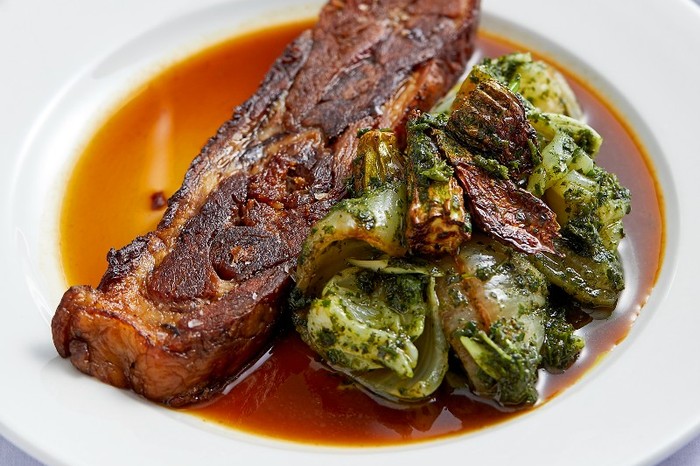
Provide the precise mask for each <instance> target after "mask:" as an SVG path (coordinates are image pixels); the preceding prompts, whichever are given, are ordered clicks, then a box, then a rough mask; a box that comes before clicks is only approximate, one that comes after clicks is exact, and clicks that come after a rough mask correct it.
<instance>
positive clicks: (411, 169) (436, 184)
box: [406, 115, 471, 255]
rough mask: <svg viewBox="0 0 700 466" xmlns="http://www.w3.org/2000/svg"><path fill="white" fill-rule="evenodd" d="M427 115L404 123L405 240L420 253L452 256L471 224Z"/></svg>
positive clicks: (456, 184)
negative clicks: (406, 202)
mask: <svg viewBox="0 0 700 466" xmlns="http://www.w3.org/2000/svg"><path fill="white" fill-rule="evenodd" d="M432 118H433V117H431V116H430V115H422V116H418V115H415V116H414V117H413V118H412V119H411V120H409V122H408V124H407V129H406V131H407V144H408V147H407V149H406V153H407V166H408V169H407V190H408V200H409V204H408V213H407V216H406V240H407V242H408V245H409V247H410V249H411V250H412V251H414V252H417V253H421V254H428V255H431V254H442V253H447V254H454V253H456V252H457V250H458V248H459V246H460V245H461V244H462V243H463V242H464V241H466V240H468V239H469V238H470V235H471V222H470V217H469V214H468V212H467V211H466V208H465V205H464V192H463V191H462V188H461V187H460V186H459V183H458V182H457V180H456V179H455V178H454V177H453V176H452V175H453V169H452V167H450V166H449V165H448V164H447V162H446V161H445V160H444V159H443V158H442V156H441V154H440V151H439V150H438V147H437V145H436V144H435V141H434V140H433V139H431V137H430V132H431V130H432V127H431V124H430V120H431V119H432Z"/></svg>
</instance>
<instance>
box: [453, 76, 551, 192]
mask: <svg viewBox="0 0 700 466" xmlns="http://www.w3.org/2000/svg"><path fill="white" fill-rule="evenodd" d="M447 129H448V131H450V133H452V134H453V135H454V136H455V137H457V139H459V140H460V141H461V142H462V143H463V144H465V145H466V146H467V147H468V148H470V149H471V150H473V151H474V152H476V153H478V154H480V155H483V156H484V157H487V158H489V159H493V160H495V161H497V162H498V163H499V164H500V165H503V166H505V167H506V169H507V174H508V177H509V178H512V179H513V180H515V181H516V182H517V183H520V182H523V181H524V180H525V179H526V178H527V176H528V175H529V174H530V172H531V171H532V168H533V166H534V164H535V162H536V160H538V159H539V155H538V153H537V134H536V133H535V130H534V129H533V128H532V126H531V125H530V123H529V122H528V120H527V115H526V112H525V107H524V105H523V103H522V102H521V101H520V99H519V98H518V96H517V95H515V94H514V93H513V92H512V91H511V90H510V89H508V88H507V87H506V86H504V85H503V84H501V83H499V82H498V81H496V80H495V79H492V78H489V77H484V76H480V75H478V74H474V73H472V74H470V75H469V77H467V79H466V80H465V81H464V84H462V87H461V88H460V90H459V92H458V94H457V98H456V99H455V101H454V103H453V105H452V113H451V115H450V119H449V121H448V123H447Z"/></svg>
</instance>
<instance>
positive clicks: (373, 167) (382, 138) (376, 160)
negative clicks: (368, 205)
mask: <svg viewBox="0 0 700 466" xmlns="http://www.w3.org/2000/svg"><path fill="white" fill-rule="evenodd" d="M358 136H359V138H360V140H359V141H358V143H357V157H356V158H355V160H354V162H353V164H352V180H353V183H352V188H353V196H352V197H358V196H360V195H361V194H362V193H364V192H365V191H369V190H371V189H375V188H382V187H383V186H384V185H386V183H387V181H399V180H401V179H403V177H404V158H403V156H402V155H401V153H400V151H399V146H398V142H397V141H396V134H394V132H393V131H388V130H378V129H373V130H363V131H361V134H359V135H358Z"/></svg>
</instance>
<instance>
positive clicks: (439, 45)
mask: <svg viewBox="0 0 700 466" xmlns="http://www.w3.org/2000/svg"><path fill="white" fill-rule="evenodd" d="M477 18H478V0H414V1H407V0H404V1H399V0H375V1H367V0H364V1H360V0H334V1H331V2H330V3H329V4H328V5H327V6H325V7H324V8H323V10H322V12H321V15H320V19H319V21H318V23H317V25H316V27H315V28H313V29H312V30H310V31H307V32H305V33H303V34H302V35H301V36H300V37H299V38H298V39H297V40H295V41H294V42H293V43H291V44H290V45H289V46H288V48H287V49H286V51H285V52H284V53H283V54H282V56H281V57H280V58H279V59H278V60H277V62H276V63H275V64H274V66H273V67H272V69H271V70H270V72H269V73H268V75H267V77H266V78H265V80H264V82H263V83H262V84H261V86H260V88H259V89H258V91H257V92H256V93H255V94H254V95H253V96H252V97H251V98H250V99H249V100H248V101H247V102H246V103H245V104H243V105H242V106H240V107H239V108H238V109H237V110H236V111H235V113H234V115H233V118H232V119H231V120H229V121H227V122H226V123H224V124H223V126H222V127H221V128H220V129H219V131H218V133H217V135H216V136H215V137H213V138H212V139H211V140H210V141H209V143H208V144H207V145H206V146H205V147H204V148H203V149H202V151H201V153H200V154H199V155H198V156H197V157H196V158H195V159H194V161H193V162H192V165H191V166H190V168H189V170H188V171H187V174H186V175H185V179H184V182H183V185H182V187H181V188H180V189H179V190H178V192H177V193H175V195H173V197H172V198H170V199H169V201H168V209H167V210H166V213H165V215H164V217H163V219H162V221H161V222H160V224H159V225H158V227H157V229H156V230H155V231H153V232H151V233H148V234H146V235H144V236H142V237H138V238H136V239H135V240H134V241H133V242H132V243H130V244H129V245H127V246H125V247H124V248H122V249H120V250H118V251H115V250H112V251H110V253H109V255H108V262H109V265H108V268H107V271H106V272H105V274H104V276H103V278H102V280H101V282H100V284H99V285H98V286H97V288H95V289H93V288H91V287H89V286H75V287H72V288H70V289H69V290H68V291H66V293H65V294H64V296H63V299H62V300H61V302H60V304H59V306H58V309H57V311H56V314H55V316H54V318H53V322H52V331H53V338H54V344H55V346H56V349H57V350H58V352H59V354H60V355H61V356H63V357H67V358H70V359H71V361H72V363H73V364H74V365H75V366H76V367H77V368H78V369H80V370H81V371H83V372H85V373H87V374H90V375H93V376H95V377H97V378H99V379H100V380H103V381H105V382H108V383H110V384H113V385H115V386H118V387H128V388H131V389H133V390H134V391H136V392H137V393H140V394H142V395H143V396H145V397H146V398H149V399H152V400H155V401H158V402H160V403H164V404H167V405H171V406H182V405H186V404H189V403H193V402H197V401H201V400H205V399H207V398H210V397H211V396H213V395H215V394H217V393H218V392H220V390H221V389H222V388H223V387H225V385H226V384H227V383H228V382H229V381H230V380H231V379H232V378H233V377H235V376H236V375H237V374H238V373H239V372H240V371H241V370H242V369H243V368H244V367H245V366H246V365H247V364H249V363H250V362H251V360H252V358H254V357H255V356H256V355H257V354H258V353H259V352H260V351H261V350H262V349H263V348H264V347H265V345H266V344H267V342H268V339H269V337H270V335H271V331H272V329H273V326H274V324H275V322H276V321H277V320H278V317H279V315H280V300H281V297H282V296H283V295H284V292H285V290H286V289H287V287H288V285H289V283H290V274H289V271H290V270H292V269H293V267H294V265H295V262H296V256H297V254H298V253H299V250H300V247H301V244H302V241H303V239H304V237H305V236H306V235H307V233H308V231H309V229H310V226H311V225H312V224H313V223H314V222H315V221H316V220H318V219H320V218H321V217H322V216H323V215H324V214H325V213H326V212H328V210H329V209H330V207H331V206H332V205H333V204H334V203H335V202H336V201H337V200H339V199H340V198H342V197H343V195H344V193H345V186H346V180H347V177H348V175H349V173H350V170H351V165H352V159H353V156H354V152H355V147H356V144H357V139H356V133H357V131H358V130H359V129H361V128H365V127H375V128H392V129H396V130H399V131H400V130H401V128H402V125H403V124H404V120H405V119H406V115H407V113H408V111H410V110H411V109H415V108H418V109H423V110H426V109H428V108H430V107H431V106H432V105H433V104H434V103H435V101H436V100H437V99H438V98H439V96H441V95H442V94H443V93H445V92H446V90H447V89H449V88H450V86H452V85H453V84H454V81H455V80H456V79H457V78H458V77H459V75H460V74H461V72H462V70H463V69H464V67H465V64H466V61H467V59H468V58H469V56H470V55H471V52H472V48H473V36H474V32H475V28H476V24H477Z"/></svg>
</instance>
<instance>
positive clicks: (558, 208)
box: [290, 53, 630, 407]
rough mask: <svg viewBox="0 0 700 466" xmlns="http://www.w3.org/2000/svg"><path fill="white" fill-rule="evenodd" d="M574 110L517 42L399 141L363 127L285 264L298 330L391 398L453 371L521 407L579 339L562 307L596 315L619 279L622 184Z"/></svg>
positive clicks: (478, 389) (610, 301)
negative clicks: (317, 217)
mask: <svg viewBox="0 0 700 466" xmlns="http://www.w3.org/2000/svg"><path fill="white" fill-rule="evenodd" d="M581 117H582V111H581V108H580V106H579V105H578V103H577V101H576V98H575V96H574V93H573V92H572V91H571V89H570V87H569V85H568V84H567V82H566V80H565V79H564V77H563V76H562V75H561V74H560V73H559V72H558V71H556V70H555V69H553V68H552V67H551V66H549V65H547V64H546V63H544V62H540V61H536V60H533V59H532V57H531V56H530V55H529V54H525V53H518V54H511V55H506V56H503V57H500V58H495V59H486V60H484V61H483V62H482V63H480V64H479V65H477V66H475V67H474V68H473V69H472V70H471V71H470V73H469V75H468V76H467V77H466V79H465V80H464V82H463V83H462V84H461V85H460V86H458V87H456V88H455V89H454V90H453V92H451V93H450V95H449V96H448V97H446V99H444V100H443V101H442V102H441V104H440V105H439V106H438V107H436V109H435V111H434V112H433V113H432V114H419V113H415V114H413V115H412V116H411V117H410V119H409V121H408V123H407V125H406V135H405V144H404V145H405V147H401V145H400V143H399V140H400V138H398V137H397V136H396V135H394V134H393V133H391V132H387V131H382V130H368V131H363V132H361V134H359V135H358V137H359V141H358V150H357V159H356V161H355V164H354V166H353V177H352V180H351V182H350V184H349V194H350V196H349V198H347V199H345V200H344V201H342V202H340V203H338V204H337V205H336V206H335V207H334V208H333V209H332V210H331V212H330V213H329V214H328V215H327V216H326V217H325V218H323V219H322V220H321V221H319V222H318V223H317V224H316V225H315V226H314V228H313V229H312V232H311V234H310V235H309V236H308V238H307V239H306V241H305V243H304V245H303V248H302V254H301V256H300V257H299V260H298V267H297V270H296V274H295V280H296V288H295V290H294V291H293V293H292V295H291V297H290V308H292V311H293V321H294V324H295V326H296V329H297V330H298V332H299V334H300V335H301V337H302V339H303V340H304V341H305V342H306V343H307V344H308V345H309V346H310V347H311V348H312V349H313V350H314V351H315V352H317V353H318V354H319V355H321V356H322V357H323V358H324V360H325V361H326V362H327V363H328V364H329V365H330V366H331V367H333V368H334V369H336V370H338V371H340V372H342V373H344V374H345V375H347V376H348V377H350V378H351V379H352V380H354V381H355V382H356V383H358V384H359V385H361V386H363V387H364V388H365V389H366V390H368V391H370V392H372V393H374V394H376V395H379V396H381V397H383V398H386V399H388V400H391V401H396V402H405V401H416V400H423V399H426V398H429V397H430V396H431V394H432V393H434V391H435V390H437V388H438V387H439V386H440V384H441V383H442V380H443V378H444V377H445V374H446V373H447V372H448V370H452V371H464V372H465V373H466V375H467V380H468V384H469V388H470V389H471V391H472V392H473V393H474V394H475V395H477V396H480V397H483V398H484V399H488V400H492V401H494V402H496V403H498V404H500V405H502V406H514V407H519V406H527V405H532V404H534V403H536V402H537V400H538V393H537V381H538V374H539V371H540V370H547V371H550V372H561V371H564V370H566V369H567V368H568V367H570V366H571V364H573V363H574V362H575V361H576V359H577V358H578V356H579V354H580V352H581V351H582V349H583V347H584V341H583V339H582V338H581V337H580V336H578V335H577V333H576V330H575V328H574V326H573V325H572V323H570V322H569V321H568V320H567V317H568V315H569V311H570V309H572V308H577V309H578V308H579V307H580V306H584V307H585V306H588V307H590V308H596V309H598V310H599V309H604V310H607V311H611V310H612V309H613V308H614V307H615V305H616V302H617V299H618V297H619V294H620V292H621V291H622V289H623V288H624V276H623V270H622V265H621V263H620V259H619V257H618V254H617V248H618V245H619V243H620V241H621V240H622V238H623V237H624V230H623V224H622V221H623V217H624V216H625V215H626V214H627V213H629V210H630V193H629V191H628V190H627V189H626V188H625V187H623V186H622V185H621V184H620V182H619V180H618V179H617V177H615V175H613V174H610V173H608V172H606V171H605V170H604V169H603V168H601V167H599V166H598V165H596V162H595V158H596V156H597V154H598V151H599V149H600V146H601V144H602V138H601V136H600V135H599V134H598V133H597V132H596V131H595V130H594V129H593V128H591V127H590V126H588V125H587V124H586V123H585V122H583V121H581ZM552 296H556V297H557V298H556V299H554V298H552ZM562 296H564V297H565V298H564V299H561V297H562ZM450 352H453V353H454V355H455V356H456V358H455V359H454V360H455V361H458V362H459V364H458V365H459V366H461V367H452V368H449V364H448V360H449V358H448V354H449V353H450Z"/></svg>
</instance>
